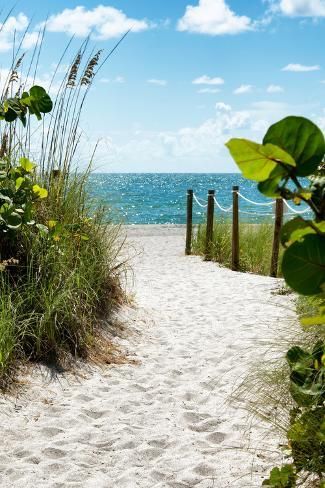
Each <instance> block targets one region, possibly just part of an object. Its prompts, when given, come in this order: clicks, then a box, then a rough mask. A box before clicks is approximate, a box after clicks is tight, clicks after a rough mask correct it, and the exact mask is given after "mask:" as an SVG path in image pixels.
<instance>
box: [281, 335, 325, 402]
mask: <svg viewBox="0 0 325 488" xmlns="http://www.w3.org/2000/svg"><path fill="white" fill-rule="evenodd" d="M287 361H288V363H289V366H290V370H291V374H290V381H291V394H292V397H293V398H294V400H295V402H296V403H297V405H299V406H300V407H305V406H309V405H322V403H323V402H324V401H325V381H324V380H325V345H324V343H322V342H318V343H317V344H316V345H315V346H314V348H313V351H312V352H311V353H308V352H306V351H304V350H303V349H302V348H300V347H298V346H295V347H292V348H291V349H290V350H289V351H288V352H287Z"/></svg>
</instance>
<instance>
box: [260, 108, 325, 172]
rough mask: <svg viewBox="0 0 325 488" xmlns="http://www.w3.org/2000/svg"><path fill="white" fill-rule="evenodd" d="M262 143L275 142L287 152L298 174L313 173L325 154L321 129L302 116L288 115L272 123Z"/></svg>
mask: <svg viewBox="0 0 325 488" xmlns="http://www.w3.org/2000/svg"><path fill="white" fill-rule="evenodd" d="M263 144H275V145H276V146H279V147H281V148H282V149H283V150H284V151H286V152H287V153H289V154H290V155H291V156H292V157H293V159H294V160H295V161H296V164H297V168H296V174H297V175H298V176H308V175H310V174H312V173H314V172H315V171H316V169H317V167H318V165H319V164H320V162H321V161H322V160H323V157H324V154H325V140H324V135H323V133H322V131H321V130H320V129H319V128H318V127H317V125H315V124H313V122H311V121H310V120H308V119H305V118H304V117H294V116H290V117H286V118H284V119H282V120H280V122H277V123H276V124H274V125H272V126H271V127H270V128H269V130H268V131H267V133H266V135H265V137H264V139H263Z"/></svg>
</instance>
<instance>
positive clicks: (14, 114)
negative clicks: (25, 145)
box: [0, 85, 53, 126]
mask: <svg viewBox="0 0 325 488" xmlns="http://www.w3.org/2000/svg"><path fill="white" fill-rule="evenodd" d="M52 108H53V103H52V100H51V98H50V96H49V95H48V94H47V92H46V90H44V88H42V87H41V86H36V85H35V86H33V87H32V88H31V89H30V91H29V92H23V93H22V95H21V96H19V94H17V95H16V96H15V97H13V98H5V100H4V101H3V102H2V103H0V120H5V121H6V122H14V121H15V120H16V119H17V118H18V119H20V120H21V122H22V124H23V125H24V126H26V123H27V115H28V114H30V115H35V116H36V118H37V119H38V120H41V119H42V114H47V113H49V112H51V110H52Z"/></svg>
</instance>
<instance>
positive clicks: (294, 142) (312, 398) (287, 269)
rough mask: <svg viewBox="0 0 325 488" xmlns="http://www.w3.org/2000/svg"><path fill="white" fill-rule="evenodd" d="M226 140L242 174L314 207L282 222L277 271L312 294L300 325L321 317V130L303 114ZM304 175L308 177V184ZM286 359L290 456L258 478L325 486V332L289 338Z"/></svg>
mask: <svg viewBox="0 0 325 488" xmlns="http://www.w3.org/2000/svg"><path fill="white" fill-rule="evenodd" d="M227 146H228V148H229V150H230V152H231V154H232V156H233V158H234V159H235V161H236V162H237V164H238V166H239V168H240V169H241V171H242V173H243V175H244V176H246V177H247V178H249V179H252V180H254V181H256V182H257V183H258V188H259V190H260V191H261V192H262V193H263V194H264V195H266V196H270V197H282V198H285V199H287V200H292V201H293V202H294V203H295V204H297V205H299V204H300V203H301V202H302V201H303V202H305V203H306V204H307V205H308V206H309V207H310V208H311V210H312V211H313V213H314V218H313V219H312V220H305V219H303V218H301V217H296V218H295V219H293V220H290V221H289V222H287V223H286V224H285V225H284V227H283V229H282V233H281V238H282V245H283V246H284V248H285V250H284V253H283V260H282V272H283V276H284V278H285V280H286V282H287V284H288V285H289V286H290V287H291V288H293V290H295V291H296V292H298V293H300V294H301V295H304V296H307V297H316V301H314V305H315V304H317V303H318V310H317V314H316V315H314V316H312V317H307V318H306V317H304V318H303V319H302V323H303V325H305V326H311V325H323V324H325V253H324V249H325V176H324V163H323V158H324V154H325V140H324V136H323V134H322V132H321V131H320V129H319V128H318V127H317V126H316V125H315V124H313V123H312V122H311V121H309V120H307V119H304V118H302V117H287V118H285V119H283V120H281V121H280V122H278V123H276V124H274V125H272V126H271V127H270V128H269V130H268V131H267V133H266V135H265V137H264V139H263V143H262V144H257V143H255V142H252V141H248V140H246V139H232V140H230V141H229V142H228V144H227ZM303 177H308V178H309V184H308V185H306V184H305V183H304V180H302V178H303ZM289 182H290V183H291V185H289ZM286 359H287V362H288V366H289V370H290V378H289V385H290V394H291V398H292V402H293V408H292V409H291V411H290V421H289V428H288V430H287V439H288V446H287V448H288V449H289V451H290V453H291V458H292V463H291V464H288V465H286V466H283V467H282V468H281V469H279V468H274V469H273V470H272V471H271V474H270V477H269V479H267V480H265V481H264V482H263V485H267V486H271V487H273V488H281V487H284V488H292V487H295V486H298V484H302V483H305V482H308V481H311V482H312V483H315V482H316V483H317V486H320V487H324V485H325V481H324V472H325V435H324V434H325V431H324V427H325V404H324V400H325V397H324V395H325V346H324V340H321V341H318V342H317V343H316V344H315V345H314V346H313V347H312V348H310V349H309V350H308V349H304V348H301V347H299V346H294V347H292V348H291V349H290V350H289V351H288V353H287V356H286ZM313 486H315V485H313Z"/></svg>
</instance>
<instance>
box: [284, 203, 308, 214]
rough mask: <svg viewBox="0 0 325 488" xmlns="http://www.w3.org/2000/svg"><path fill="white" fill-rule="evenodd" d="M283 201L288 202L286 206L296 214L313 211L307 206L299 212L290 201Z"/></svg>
mask: <svg viewBox="0 0 325 488" xmlns="http://www.w3.org/2000/svg"><path fill="white" fill-rule="evenodd" d="M283 201H284V203H285V204H286V206H287V207H288V209H289V210H291V212H292V213H294V214H305V213H307V212H310V211H311V210H310V208H306V209H305V210H302V211H301V212H299V211H298V210H296V209H295V208H293V207H291V205H289V203H288V202H287V200H283Z"/></svg>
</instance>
